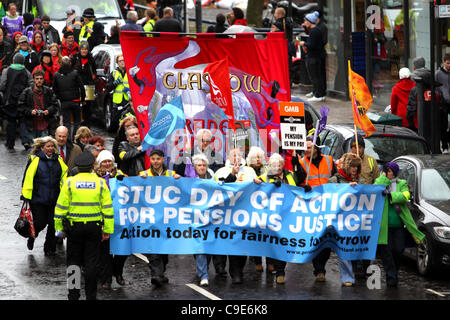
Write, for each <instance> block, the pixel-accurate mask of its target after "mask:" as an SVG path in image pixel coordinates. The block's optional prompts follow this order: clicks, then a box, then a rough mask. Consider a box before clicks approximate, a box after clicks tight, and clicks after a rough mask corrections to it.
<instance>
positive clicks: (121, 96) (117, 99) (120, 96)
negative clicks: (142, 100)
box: [112, 69, 130, 104]
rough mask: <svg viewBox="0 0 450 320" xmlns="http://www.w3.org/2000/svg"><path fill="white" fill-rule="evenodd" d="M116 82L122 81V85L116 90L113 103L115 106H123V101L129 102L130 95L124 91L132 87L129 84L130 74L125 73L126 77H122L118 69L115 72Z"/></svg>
mask: <svg viewBox="0 0 450 320" xmlns="http://www.w3.org/2000/svg"><path fill="white" fill-rule="evenodd" d="M113 76H114V81H115V80H117V79H120V80H122V83H121V84H119V85H118V86H117V87H116V88H115V89H114V93H113V99H112V101H113V103H115V104H121V103H122V101H123V99H124V98H125V100H126V101H128V100H129V98H128V94H126V93H125V92H123V89H125V88H128V89H130V86H129V84H128V74H127V73H126V72H125V76H124V77H122V74H121V73H120V71H118V70H117V69H116V70H114V71H113Z"/></svg>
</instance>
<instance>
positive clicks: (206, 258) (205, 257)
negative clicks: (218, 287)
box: [194, 254, 211, 280]
mask: <svg viewBox="0 0 450 320" xmlns="http://www.w3.org/2000/svg"><path fill="white" fill-rule="evenodd" d="M194 257H195V264H196V266H197V274H198V276H199V277H200V280H203V279H206V280H208V267H209V262H210V261H211V256H210V255H209V254H194Z"/></svg>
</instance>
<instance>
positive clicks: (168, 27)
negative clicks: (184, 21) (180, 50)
mask: <svg viewBox="0 0 450 320" xmlns="http://www.w3.org/2000/svg"><path fill="white" fill-rule="evenodd" d="M153 32H182V29H181V24H180V22H179V21H178V20H176V19H174V18H162V19H160V20H158V21H156V23H155V27H154V28H153Z"/></svg>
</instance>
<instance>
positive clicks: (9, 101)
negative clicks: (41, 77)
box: [0, 67, 33, 117]
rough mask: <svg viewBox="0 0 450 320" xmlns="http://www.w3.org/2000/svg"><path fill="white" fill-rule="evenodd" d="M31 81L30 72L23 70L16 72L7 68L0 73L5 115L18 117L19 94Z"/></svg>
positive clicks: (0, 87) (0, 88) (0, 89)
mask: <svg viewBox="0 0 450 320" xmlns="http://www.w3.org/2000/svg"><path fill="white" fill-rule="evenodd" d="M32 83H33V79H32V78H31V74H30V72H29V71H28V70H27V69H26V68H23V69H22V70H16V69H13V68H12V67H8V68H7V69H5V70H4V71H3V73H2V79H1V82H0V91H1V92H2V93H3V103H4V104H5V113H6V114H8V115H9V116H11V117H16V116H17V115H18V108H17V103H18V100H19V96H20V94H21V93H22V92H23V91H24V90H25V89H26V88H27V87H29V86H30V85H31V84H32Z"/></svg>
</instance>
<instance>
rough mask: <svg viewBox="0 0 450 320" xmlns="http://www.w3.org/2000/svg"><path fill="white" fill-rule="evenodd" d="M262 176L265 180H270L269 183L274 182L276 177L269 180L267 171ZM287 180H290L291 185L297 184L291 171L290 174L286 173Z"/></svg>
mask: <svg viewBox="0 0 450 320" xmlns="http://www.w3.org/2000/svg"><path fill="white" fill-rule="evenodd" d="M260 178H261V180H262V181H264V182H269V183H274V182H275V179H274V178H269V179H268V180H267V173H266V174H263V175H262V176H261V177H260ZM286 180H287V181H288V184H289V185H291V186H296V185H297V184H296V183H295V180H294V177H293V176H292V174H291V173H290V172H289V173H288V174H286Z"/></svg>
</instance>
